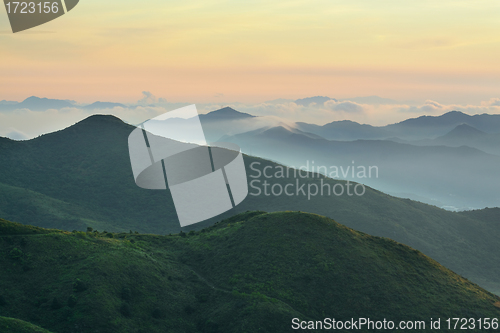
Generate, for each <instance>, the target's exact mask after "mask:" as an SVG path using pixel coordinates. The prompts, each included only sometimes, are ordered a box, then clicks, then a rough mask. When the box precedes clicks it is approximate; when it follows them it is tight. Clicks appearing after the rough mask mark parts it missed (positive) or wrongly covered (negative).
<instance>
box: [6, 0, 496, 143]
mask: <svg viewBox="0 0 500 333" xmlns="http://www.w3.org/2000/svg"><path fill="white" fill-rule="evenodd" d="M499 17H500V2H499V1H496V0H490V1H485V0H473V1H460V0H453V1H450V0H440V1H435V0H433V1H428V0H393V1H389V0H378V1H373V0H357V1H352V0H349V1H338V0H337V1H335V0H333V1H332V0H307V1H304V0H289V1H280V0H275V1H261V0H248V1H241V0H202V1H200V0H184V1H166V0H143V1H131V0H119V1H118V0H107V1H98V0H81V1H80V3H79V4H78V6H77V7H75V8H74V9H73V10H72V11H71V12H69V13H68V14H66V15H64V16H62V17H61V18H58V19H56V20H54V21H52V22H49V23H47V24H44V25H42V26H39V27H36V28H33V29H30V30H27V31H24V32H20V33H16V34H12V32H11V31H10V26H9V23H8V19H7V15H6V11H5V9H4V7H1V8H0V60H1V61H0V100H15V101H21V100H24V99H25V98H27V97H29V96H32V95H35V96H39V97H48V98H57V99H70V100H76V101H78V102H79V103H92V102H94V101H97V100H100V101H112V102H121V103H135V102H136V101H137V100H139V99H140V98H142V92H143V91H147V92H151V93H152V94H154V95H155V96H158V98H160V97H161V98H163V99H165V100H166V101H168V102H170V103H202V104H205V105H227V104H231V103H232V104H237V103H242V104H244V105H251V106H253V108H254V109H255V108H256V109H258V110H260V112H264V113H265V112H266V111H265V108H263V107H262V103H264V102H265V101H269V100H273V99H277V98H284V99H291V100H294V99H298V98H303V97H309V96H318V95H323V96H329V97H332V98H337V99H349V98H352V97H356V96H372V95H377V96H382V97H385V98H391V99H394V100H397V101H400V102H401V105H402V106H401V107H398V108H394V107H390V108H389V107H385V108H384V107H382V108H381V107H379V106H377V107H374V106H365V107H364V109H363V110H367V111H366V114H368V115H369V116H368V115H365V116H360V113H359V112H358V113H354V118H356V117H357V118H356V119H359V120H360V121H361V120H364V121H366V122H369V121H371V122H373V123H375V124H383V123H390V122H391V121H395V120H398V119H399V120H401V119H402V118H404V117H406V116H404V115H402V114H401V112H400V111H401V109H405V108H406V109H408V110H409V111H411V107H413V108H414V109H413V111H416V112H413V114H417V113H420V114H424V113H426V112H429V111H426V109H429V107H426V105H431V104H432V103H437V105H446V106H450V105H459V106H461V107H462V108H463V109H464V110H470V109H471V108H472V109H474V108H475V107H478V108H480V109H481V112H483V111H484V106H485V105H486V106H488V103H490V104H491V103H493V104H494V103H495V102H494V101H495V100H492V99H495V98H498V97H500V62H499V61H498V59H500V34H499V33H498V32H499V31H500V20H499ZM407 101H413V104H412V105H413V106H410V104H411V103H408V102H407ZM491 101H493V102H491ZM259 105H260V106H259ZM415 108H416V109H415ZM271 109H272V108H271ZM293 109H294V107H293V105H292V106H291V107H290V106H289V107H282V108H281V111H280V112H281V114H282V115H285V116H286V115H287V112H289V115H290V117H291V118H292V119H293V120H295V121H297V120H301V121H305V120H307V121H310V122H315V123H321V122H326V121H327V120H329V119H330V120H335V119H337V118H342V117H345V116H349V115H353V113H352V112H344V111H343V112H341V113H336V114H335V116H332V117H329V115H328V113H326V114H325V113H324V112H323V113H322V114H321V115H318V114H316V113H315V112H312V113H311V115H309V116H307V115H303V114H301V115H300V117H298V116H297V115H295V116H294V113H293V112H296V110H295V111H293ZM327 109H328V108H327ZM430 109H432V108H430ZM430 109H429V110H430ZM445 109H446V110H447V109H448V107H444V108H438V111H443V112H444V111H445ZM431 111H432V110H431ZM486 111H487V112H493V113H496V112H498V110H497V109H495V108H494V109H491V108H490V109H488V108H487V110H486ZM269 112H270V113H272V111H269ZM473 112H474V111H473ZM275 113H276V112H275ZM346 113H347V115H346ZM361 114H363V113H361ZM0 135H1V133H0Z"/></svg>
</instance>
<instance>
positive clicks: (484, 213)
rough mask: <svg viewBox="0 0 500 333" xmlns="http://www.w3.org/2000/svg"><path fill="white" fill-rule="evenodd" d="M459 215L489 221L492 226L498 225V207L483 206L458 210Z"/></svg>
mask: <svg viewBox="0 0 500 333" xmlns="http://www.w3.org/2000/svg"><path fill="white" fill-rule="evenodd" d="M460 214H461V215H463V216H467V217H470V218H473V219H478V220H481V221H484V222H486V223H489V224H490V225H491V226H492V227H494V228H498V226H499V225H500V208H498V207H496V208H485V209H476V210H469V211H464V212H460Z"/></svg>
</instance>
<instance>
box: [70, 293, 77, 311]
mask: <svg viewBox="0 0 500 333" xmlns="http://www.w3.org/2000/svg"><path fill="white" fill-rule="evenodd" d="M76 301H77V298H76V296H75V295H71V296H69V298H68V306H69V307H70V308H72V307H74V306H75V305H76Z"/></svg>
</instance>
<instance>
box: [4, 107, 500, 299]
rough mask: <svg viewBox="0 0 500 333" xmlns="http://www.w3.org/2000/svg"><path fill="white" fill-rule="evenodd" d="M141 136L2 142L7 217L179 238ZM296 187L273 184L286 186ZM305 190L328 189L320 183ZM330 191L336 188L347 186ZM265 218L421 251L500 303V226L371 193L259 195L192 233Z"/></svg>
mask: <svg viewBox="0 0 500 333" xmlns="http://www.w3.org/2000/svg"><path fill="white" fill-rule="evenodd" d="M132 129H133V127H132V126H129V125H126V124H124V123H123V122H122V121H121V120H119V119H117V118H115V117H111V116H94V117H90V118H88V119H86V120H84V121H82V122H80V123H78V124H77V125H75V126H73V127H70V128H67V129H65V130H62V131H59V132H55V133H51V134H48V135H44V136H42V137H39V138H37V139H34V140H30V141H25V142H14V141H11V140H0V154H1V156H2V158H1V159H0V217H2V218H8V219H10V220H14V221H18V222H21V223H25V224H33V225H37V226H43V227H49V228H59V229H65V230H70V231H71V230H74V229H76V230H85V228H86V226H91V227H93V228H94V229H98V230H100V231H103V230H107V231H122V232H123V231H125V232H128V231H129V230H134V231H135V230H138V231H139V232H145V233H155V234H168V233H177V232H179V230H180V228H179V222H178V220H177V216H176V213H175V209H174V207H173V202H172V199H171V197H170V195H169V193H168V191H150V190H144V189H140V188H138V187H137V186H136V185H135V184H134V181H133V177H132V173H131V168H130V162H129V157H128V148H127V138H128V135H129V134H130V132H131V130H132ZM254 162H259V163H261V164H260V167H259V169H260V170H262V169H263V168H264V167H266V166H271V167H272V168H275V167H276V166H277V164H276V163H273V162H270V161H266V160H263V159H258V158H254V157H249V156H245V163H246V166H247V172H248V173H249V175H255V172H254V171H252V170H251V169H250V165H251V164H252V163H254ZM309 177H312V174H309ZM250 180H254V179H253V178H250ZM260 180H261V181H263V180H265V179H264V178H263V177H260ZM296 180H297V179H296V178H293V177H291V178H288V179H271V180H268V181H270V182H271V183H274V182H277V183H280V184H282V185H285V184H287V183H295V182H296ZM299 181H300V182H301V183H306V184H309V183H315V184H318V183H319V180H318V179H317V178H308V179H302V178H300V179H299ZM325 182H327V183H329V184H331V185H332V184H335V183H338V182H340V181H335V180H331V179H327V180H325ZM340 183H342V182H340ZM306 188H307V185H306ZM250 191H251V193H252V192H254V191H255V190H253V189H250ZM256 209H260V210H265V211H270V212H271V211H283V210H300V211H304V212H310V213H316V214H320V215H324V216H328V217H330V218H335V220H337V221H339V222H340V223H342V224H344V225H346V226H348V227H351V228H354V229H357V230H361V231H363V232H366V233H369V234H371V235H375V236H383V237H388V238H391V239H395V240H397V241H398V242H401V243H404V244H407V245H409V246H412V247H414V248H416V249H418V250H420V251H422V252H423V253H425V254H426V255H429V256H431V257H432V258H434V259H436V260H437V261H439V262H440V263H441V264H443V265H445V266H446V267H448V268H450V269H452V270H454V271H455V272H458V273H459V274H462V275H464V276H466V277H467V278H469V279H471V280H473V281H475V282H477V283H480V284H481V285H482V286H484V287H487V288H488V289H489V290H491V291H494V292H497V293H499V294H500V266H499V265H498V262H499V261H500V242H498V239H499V237H500V229H499V228H498V227H497V225H495V224H493V223H491V222H488V221H482V220H481V218H482V216H481V215H478V214H476V215H466V214H458V213H453V212H448V211H445V210H442V209H439V208H436V207H433V206H429V205H426V204H422V203H418V202H415V201H411V200H405V199H400V198H395V197H391V196H388V195H386V194H384V193H381V192H379V191H376V190H373V189H370V188H367V191H366V194H365V195H364V196H363V197H356V196H354V197H349V196H347V195H344V196H341V197H335V196H317V197H313V198H311V200H308V199H307V197H304V196H302V195H300V196H292V197H288V196H284V195H282V196H280V197H272V196H270V197H269V196H265V195H263V194H262V195H260V196H252V195H249V196H248V197H247V199H246V200H245V201H244V202H243V203H242V204H240V205H239V206H237V207H236V208H235V209H233V210H231V211H229V212H227V213H225V214H222V215H221V216H218V217H216V218H213V219H210V220H208V221H206V222H204V223H200V224H196V225H193V226H190V227H186V228H184V230H185V231H189V230H191V229H200V228H203V227H207V226H210V225H212V224H213V223H215V222H216V221H217V220H219V219H222V218H227V217H230V216H231V215H234V214H235V213H239V212H244V211H246V210H256Z"/></svg>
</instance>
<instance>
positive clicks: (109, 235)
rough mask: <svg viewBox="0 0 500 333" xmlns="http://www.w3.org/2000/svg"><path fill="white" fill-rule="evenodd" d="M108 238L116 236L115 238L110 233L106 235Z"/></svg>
mask: <svg viewBox="0 0 500 333" xmlns="http://www.w3.org/2000/svg"><path fill="white" fill-rule="evenodd" d="M106 237H108V238H114V237H115V236H113V234H112V233H110V232H108V233H107V234H106Z"/></svg>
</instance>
